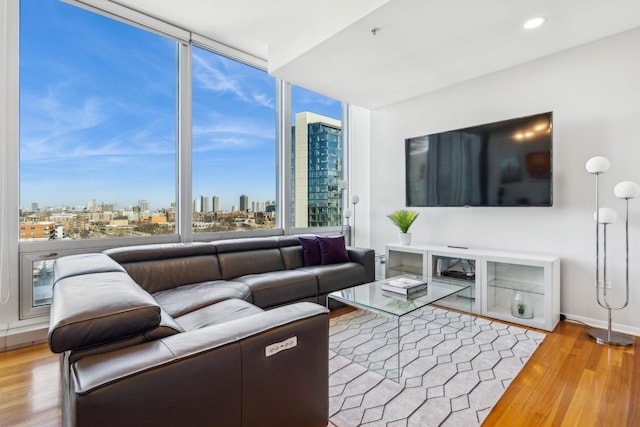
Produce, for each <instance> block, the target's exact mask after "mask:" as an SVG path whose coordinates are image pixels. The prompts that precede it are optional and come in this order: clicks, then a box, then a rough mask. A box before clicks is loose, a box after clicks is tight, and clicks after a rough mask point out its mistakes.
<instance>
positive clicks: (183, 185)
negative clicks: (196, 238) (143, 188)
mask: <svg viewBox="0 0 640 427" xmlns="http://www.w3.org/2000/svg"><path fill="white" fill-rule="evenodd" d="M191 71H192V67H191V44H186V43H179V44H178V96H177V99H178V117H177V120H178V123H177V132H178V135H177V142H176V144H177V149H176V151H177V156H176V161H177V165H176V173H177V177H176V186H177V189H176V191H177V195H176V196H177V197H176V200H177V203H178V206H177V207H176V227H177V230H176V231H177V232H178V234H179V235H180V241H181V242H190V241H192V240H193V231H192V229H191V224H192V222H193V209H192V205H191V199H192V188H191V186H192V181H193V180H192V154H191V150H192V146H193V144H192V129H191V127H192V119H191V113H192V104H191V102H192V101H191V100H192V96H191V95H192V83H191V81H192V79H191Z"/></svg>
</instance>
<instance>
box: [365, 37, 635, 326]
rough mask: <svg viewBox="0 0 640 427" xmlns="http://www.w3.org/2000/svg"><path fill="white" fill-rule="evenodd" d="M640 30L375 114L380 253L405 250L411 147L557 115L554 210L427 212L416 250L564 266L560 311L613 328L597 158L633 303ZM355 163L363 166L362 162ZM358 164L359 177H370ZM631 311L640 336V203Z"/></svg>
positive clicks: (613, 269) (612, 266)
mask: <svg viewBox="0 0 640 427" xmlns="http://www.w3.org/2000/svg"><path fill="white" fill-rule="evenodd" d="M638 46H640V29H636V30H633V31H630V32H626V33H623V34H620V35H617V36H614V37H610V38H607V39H604V40H600V41H597V42H594V43H591V44H588V45H585V46H582V47H579V48H575V49H571V50H568V51H565V52H562V53H559V54H556V55H553V56H550V57H547V58H544V59H541V60H537V61H533V62H530V63H526V64H523V65H520V66H517V67H514V68H511V69H508V70H505V71H502V72H499V73H494V74H491V75H487V76H484V77H481V78H478V79H475V80H473V81H469V82H466V83H463V84H460V85H457V86H455V87H451V88H447V89H444V90H440V91H438V92H434V93H431V94H427V95H423V96H419V97H416V98H414V99H412V100H409V101H405V102H402V103H399V104H396V105H393V106H390V107H386V108H383V109H379V110H375V111H372V112H371V117H370V119H371V130H370V138H371V148H370V150H371V154H370V155H371V165H370V170H371V173H370V179H371V241H370V243H371V246H372V247H373V248H375V249H376V250H382V249H383V248H384V245H385V244H386V243H388V242H394V243H395V242H396V241H397V230H396V229H395V228H394V226H393V225H392V224H391V222H390V221H389V219H388V218H386V217H385V215H386V214H388V213H390V212H391V211H393V210H395V209H399V208H402V207H404V205H405V193H404V140H405V138H408V137H414V136H419V135H424V134H429V133H433V132H438V131H445V130H452V129H456V128H460V127H465V126H470V125H477V124H482V123H487V122H493V121H498V120H504V119H509V118H513V117H519V116H524V115H529V114H534V113H540V112H545V111H553V114H554V117H553V118H554V130H553V131H554V135H553V180H554V186H553V192H554V194H553V200H554V201H553V207H551V208H419V209H417V210H418V211H419V212H420V217H419V218H418V220H417V221H416V223H415V224H414V226H413V228H412V230H411V231H412V232H413V238H414V241H417V242H424V243H434V244H443V245H460V246H468V247H476V248H491V249H504V250H513V251H526V252H535V253H544V254H553V255H558V256H560V257H561V263H562V270H561V311H562V312H563V313H565V314H567V316H568V317H569V318H574V319H581V320H583V321H588V322H590V323H591V324H593V325H598V326H603V325H605V323H604V322H605V321H606V311H605V310H604V309H602V308H600V307H599V306H598V305H597V303H596V301H595V288H594V287H593V281H594V270H595V264H594V263H595V224H594V222H593V220H592V219H591V215H592V213H593V211H594V206H595V196H594V182H595V181H594V177H593V176H592V175H590V174H588V173H587V172H586V170H585V167H584V165H585V162H586V161H587V160H588V159H589V158H590V157H592V156H595V155H603V156H606V157H608V158H609V159H610V161H611V165H612V166H611V170H610V171H609V172H608V173H606V174H604V175H601V178H600V184H601V186H600V188H601V201H602V205H606V206H609V207H612V208H614V209H616V210H617V211H618V214H619V215H620V219H621V220H620V221H618V223H616V224H614V225H613V226H611V227H609V231H608V234H609V254H608V255H609V277H610V278H611V279H612V280H613V294H614V298H613V300H614V301H615V302H618V301H621V300H622V299H623V298H622V295H623V291H624V238H623V237H624V236H623V230H624V225H623V221H622V218H623V215H624V202H623V201H620V200H618V199H616V198H615V196H614V195H613V186H614V185H615V184H616V183H618V182H620V181H623V180H632V181H636V182H639V183H640V101H639V100H638V98H639V96H640V49H638ZM354 160H355V159H354ZM361 173H368V172H364V171H363V172H361V171H359V169H358V163H357V161H354V174H356V175H359V174H361ZM630 215H631V216H630V218H631V223H630V244H631V249H630V251H631V252H630V256H631V269H630V275H631V281H632V286H631V288H632V289H631V302H630V307H628V308H626V309H625V310H622V311H617V312H614V313H613V323H614V329H621V330H625V331H627V332H631V333H635V334H637V335H640V316H638V315H637V312H638V310H639V309H640V200H635V201H633V200H632V201H631V204H630Z"/></svg>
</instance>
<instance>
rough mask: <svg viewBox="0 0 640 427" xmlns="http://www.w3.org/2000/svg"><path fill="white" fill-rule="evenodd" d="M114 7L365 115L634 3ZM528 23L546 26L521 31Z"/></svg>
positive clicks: (435, 0) (284, 0) (558, 46)
mask: <svg viewBox="0 0 640 427" xmlns="http://www.w3.org/2000/svg"><path fill="white" fill-rule="evenodd" d="M117 3H119V4H121V5H124V6H127V7H130V8H131V9H135V10H137V11H140V12H143V13H145V14H148V15H151V16H153V17H156V18H159V19H161V20H163V21H166V22H169V23H171V24H174V25H176V26H179V27H181V28H184V29H185V30H189V31H191V32H194V33H198V34H200V35H203V36H205V37H208V38H210V39H212V40H215V41H217V42H220V43H223V44H226V45H229V46H231V47H234V48H236V49H239V50H241V51H244V52H246V53H249V54H251V55H253V56H256V57H259V58H262V59H265V60H267V63H268V70H269V73H270V74H272V75H274V76H276V77H279V78H282V79H285V80H287V81H290V82H292V83H294V84H297V85H299V86H304V87H306V88H308V89H311V90H315V91H317V92H320V93H323V94H325V95H328V96H331V97H334V98H337V99H340V100H342V101H345V102H349V103H352V104H355V105H358V106H361V107H364V108H368V109H376V108H380V107H384V106H387V105H390V104H393V103H396V102H399V101H403V100H406V99H409V98H412V97H414V96H417V95H421V94H424V93H428V92H431V91H435V90H438V89H441V88H444V87H447V86H450V85H454V84H457V83H460V82H463V81H466V80H470V79H473V78H476V77H479V76H482V75H485V74H488V73H493V72H496V71H499V70H502V69H505V68H509V67H513V66H515V65H518V64H522V63H525V62H528V61H531V60H534V59H537V58H540V57H544V56H547V55H552V54H554V53H557V52H560V51H562V50H565V49H569V48H571V47H575V46H579V45H581V44H585V43H589V42H592V41H594V40H597V39H600V38H604V37H607V36H610V35H613V34H617V33H620V32H623V31H627V30H630V29H633V28H636V27H640V1H638V0H606V1H603V0H517V1H514V0H482V1H478V0H347V1H345V0H315V1H311V0H235V1H233V2H231V1H228V0H181V1H179V2H178V1H173V0H117ZM535 16H544V17H546V19H547V21H546V23H545V24H544V25H543V26H541V27H539V28H537V29H534V30H525V29H523V27H522V25H523V23H524V22H525V21H526V20H527V19H529V18H532V17H535ZM374 28H376V29H378V30H377V31H376V34H375V35H374V34H373V33H372V29H374Z"/></svg>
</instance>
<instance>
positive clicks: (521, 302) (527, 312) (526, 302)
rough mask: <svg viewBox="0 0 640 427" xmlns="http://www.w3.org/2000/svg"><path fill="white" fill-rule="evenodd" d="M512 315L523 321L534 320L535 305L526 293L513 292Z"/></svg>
mask: <svg viewBox="0 0 640 427" xmlns="http://www.w3.org/2000/svg"><path fill="white" fill-rule="evenodd" d="M511 314H512V315H513V316H515V317H520V318H521V319H532V318H533V304H532V303H531V298H530V297H529V295H527V293H526V292H521V291H518V290H516V291H513V295H511Z"/></svg>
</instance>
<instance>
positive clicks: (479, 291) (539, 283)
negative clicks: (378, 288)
mask: <svg viewBox="0 0 640 427" xmlns="http://www.w3.org/2000/svg"><path fill="white" fill-rule="evenodd" d="M386 266H387V267H386V276H387V277H393V276H399V275H402V274H414V275H421V276H423V277H425V278H426V279H427V281H429V282H431V281H440V282H447V283H451V284H454V285H455V284H464V285H465V286H466V285H471V286H470V287H469V288H468V290H465V291H464V292H461V293H460V294H458V295H456V296H453V297H449V298H447V299H445V300H442V301H440V302H439V304H441V305H443V306H445V307H448V308H452V309H460V310H465V311H466V310H469V303H470V302H471V310H472V312H473V313H475V314H480V315H483V316H487V317H491V318H494V319H500V320H504V321H508V322H511V323H517V324H520V325H525V326H530V327H533V328H538V329H544V330H547V331H552V330H553V329H554V328H555V327H556V325H557V324H558V321H559V320H560V259H559V258H558V257H554V256H547V255H538V254H526V253H516V252H500V251H492V250H482V249H465V248H456V247H443V246H432V245H411V246H404V245H394V244H389V245H387V246H386Z"/></svg>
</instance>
